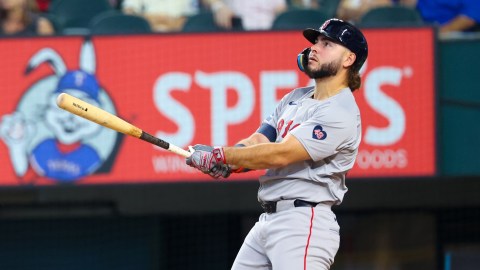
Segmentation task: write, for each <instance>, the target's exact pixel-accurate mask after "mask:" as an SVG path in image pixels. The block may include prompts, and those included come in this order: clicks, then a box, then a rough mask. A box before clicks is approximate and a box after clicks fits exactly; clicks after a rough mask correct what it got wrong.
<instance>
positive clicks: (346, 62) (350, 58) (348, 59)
mask: <svg viewBox="0 0 480 270" xmlns="http://www.w3.org/2000/svg"><path fill="white" fill-rule="evenodd" d="M356 59H357V56H356V55H355V53H353V52H351V51H348V52H347V55H346V58H345V60H344V61H343V65H344V66H345V67H349V66H352V65H353V63H355V60H356Z"/></svg>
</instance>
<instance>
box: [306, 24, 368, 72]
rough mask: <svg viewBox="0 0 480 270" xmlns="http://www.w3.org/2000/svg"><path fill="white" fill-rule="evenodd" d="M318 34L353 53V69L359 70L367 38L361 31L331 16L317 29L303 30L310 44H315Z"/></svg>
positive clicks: (364, 54)
mask: <svg viewBox="0 0 480 270" xmlns="http://www.w3.org/2000/svg"><path fill="white" fill-rule="evenodd" d="M319 35H323V36H325V37H327V38H329V39H331V40H333V41H334V42H336V43H339V44H341V45H343V46H345V47H347V48H348V49H349V50H350V51H352V52H353V53H355V56H356V59H355V63H353V68H354V69H356V70H360V68H361V67H362V65H363V63H365V60H367V56H368V44H367V39H365V36H364V35H363V33H362V32H361V31H360V30H359V29H358V28H357V27H355V26H353V25H352V24H350V23H348V22H345V21H343V20H340V19H336V18H333V19H329V20H326V21H325V22H324V23H323V24H322V26H321V27H320V28H319V29H318V30H316V29H312V28H308V29H305V30H304V31H303V36H305V38H306V39H308V41H310V42H311V43H312V44H315V42H316V40H317V37H318V36H319Z"/></svg>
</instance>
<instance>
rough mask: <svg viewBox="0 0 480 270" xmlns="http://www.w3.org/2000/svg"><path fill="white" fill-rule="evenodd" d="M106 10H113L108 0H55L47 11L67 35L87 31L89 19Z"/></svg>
mask: <svg viewBox="0 0 480 270" xmlns="http://www.w3.org/2000/svg"><path fill="white" fill-rule="evenodd" d="M108 10H113V8H112V7H111V6H110V4H109V3H108V0H56V1H54V2H52V4H51V5H50V6H49V9H48V13H50V14H53V16H55V18H56V19H57V20H58V22H59V24H60V25H61V26H62V28H63V33H64V34H67V35H68V34H83V33H84V32H88V27H89V24H90V20H91V19H92V18H93V17H95V16H96V15H98V14H100V13H102V12H105V11H108Z"/></svg>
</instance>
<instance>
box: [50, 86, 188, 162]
mask: <svg viewBox="0 0 480 270" xmlns="http://www.w3.org/2000/svg"><path fill="white" fill-rule="evenodd" d="M57 106H58V107H60V108H62V109H64V110H66V111H68V112H70V113H73V114H76V115H78V116H80V117H83V118H85V119H87V120H90V121H92V122H95V123H97V124H99V125H102V126H104V127H107V128H110V129H113V130H115V131H118V132H120V133H123V134H127V135H130V136H132V137H135V138H138V139H141V140H144V141H146V142H149V143H151V144H154V145H157V146H159V147H161V148H163V149H166V150H168V151H170V152H173V153H175V154H178V155H181V156H184V157H189V156H190V154H191V153H190V152H188V151H186V150H184V149H182V148H180V147H178V146H175V145H173V144H171V143H168V142H166V141H164V140H162V139H159V138H157V137H155V136H152V135H150V134H148V133H147V132H145V131H143V130H141V129H140V128H138V127H136V126H134V125H132V124H130V123H128V122H127V121H125V120H123V119H121V118H120V117H118V116H115V115H113V114H111V113H109V112H107V111H105V110H102V109H100V108H98V107H95V106H93V105H91V104H89V103H87V102H85V101H83V100H81V99H78V98H76V97H73V96H71V95H69V94H66V93H61V94H60V95H58V97H57Z"/></svg>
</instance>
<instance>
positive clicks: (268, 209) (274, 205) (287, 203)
mask: <svg viewBox="0 0 480 270" xmlns="http://www.w3.org/2000/svg"><path fill="white" fill-rule="evenodd" d="M319 204H324V203H316V202H308V201H304V200H300V199H296V200H283V201H277V202H265V201H260V205H261V206H262V208H263V211H265V213H267V214H272V213H276V212H279V211H282V210H286V209H289V208H292V207H316V206H317V205H319ZM324 205H326V206H328V207H330V206H331V205H332V204H330V203H325V204H324Z"/></svg>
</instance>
